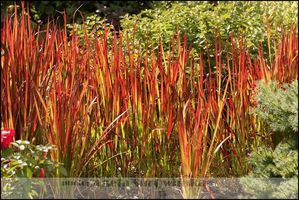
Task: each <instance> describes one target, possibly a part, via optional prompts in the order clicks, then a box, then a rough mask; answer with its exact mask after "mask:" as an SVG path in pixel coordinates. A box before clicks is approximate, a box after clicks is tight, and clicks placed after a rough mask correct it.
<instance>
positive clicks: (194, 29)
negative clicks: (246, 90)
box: [121, 1, 298, 56]
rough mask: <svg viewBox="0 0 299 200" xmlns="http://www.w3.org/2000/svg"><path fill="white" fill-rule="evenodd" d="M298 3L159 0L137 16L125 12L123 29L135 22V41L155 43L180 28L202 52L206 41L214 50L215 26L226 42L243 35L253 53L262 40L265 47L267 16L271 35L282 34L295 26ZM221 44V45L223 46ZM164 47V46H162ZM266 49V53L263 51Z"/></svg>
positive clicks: (197, 51) (189, 40)
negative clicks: (231, 34) (282, 31)
mask: <svg viewBox="0 0 299 200" xmlns="http://www.w3.org/2000/svg"><path fill="white" fill-rule="evenodd" d="M297 9H298V2H245V1H235V2H219V3H218V5H217V6H213V5H212V4H209V3H207V2H204V1H203V2H199V1H182V2H176V1H175V2H173V3H170V2H161V3H159V4H157V5H156V7H155V9H149V10H144V11H142V12H141V13H139V14H138V15H132V16H129V15H126V16H124V18H123V19H122V20H121V26H122V28H123V31H128V32H133V27H134V23H135V21H137V25H136V39H137V43H139V42H140V43H141V45H143V46H144V44H145V41H146V38H147V39H148V41H149V44H151V45H154V46H156V45H157V44H158V42H159V38H160V37H161V38H162V40H163V43H168V42H170V41H171V37H172V35H173V34H174V33H176V32H177V30H179V31H180V32H181V33H186V34H187V38H188V42H189V44H192V46H193V47H195V49H196V51H195V52H194V54H195V55H196V56H198V53H199V51H202V52H203V53H204V54H205V42H206V41H207V42H208V44H209V49H210V52H212V53H214V43H213V41H214V32H215V30H216V29H217V30H218V31H219V33H220V35H221V37H222V39H223V42H224V44H225V41H226V39H229V38H230V32H233V34H234V35H241V34H242V33H244V36H245V38H246V41H247V46H248V47H249V49H250V52H251V53H252V54H253V55H255V54H256V53H257V52H258V46H259V43H260V42H261V41H263V42H264V43H263V44H264V47H265V48H267V32H266V16H269V26H270V33H271V35H270V36H271V37H274V38H277V37H279V36H280V35H281V30H282V28H284V27H286V26H289V25H290V24H291V23H293V24H295V25H296V27H298V21H297V18H298V11H297ZM224 44H223V46H224ZM165 46H167V45H165ZM265 52H267V51H266V50H265Z"/></svg>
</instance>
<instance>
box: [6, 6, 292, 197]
mask: <svg viewBox="0 0 299 200" xmlns="http://www.w3.org/2000/svg"><path fill="white" fill-rule="evenodd" d="M22 9H24V4H23V5H22ZM22 13H23V15H22V16H21V17H20V18H18V16H17V15H16V14H15V15H14V16H13V18H11V19H9V18H7V17H6V18H5V19H4V24H3V29H2V30H1V32H2V38H1V40H2V43H3V44H4V45H5V46H6V47H7V49H8V54H7V55H4V56H2V57H1V64H2V67H1V81H2V87H1V93H2V95H1V96H2V97H3V98H2V99H3V100H2V101H1V114H2V123H3V126H12V127H16V129H17V130H19V131H18V132H19V134H20V138H23V139H29V140H31V141H32V140H34V138H36V140H38V141H42V142H46V143H52V144H56V145H57V147H58V149H59V151H58V152H57V154H55V155H54V154H53V155H52V156H53V158H55V159H57V160H59V161H62V162H64V163H65V166H66V168H67V169H68V171H69V175H70V176H103V175H112V176H115V175H116V174H117V171H118V168H119V169H120V174H121V175H122V176H143V177H144V176H146V177H162V176H179V175H182V177H183V178H186V177H187V178H190V177H209V176H217V175H222V176H224V175H226V176H231V175H242V174H245V173H246V172H247V170H248V169H247V166H246V165H244V163H245V158H246V156H247V151H248V148H249V147H250V144H251V142H252V141H253V140H254V139H255V137H256V134H257V133H258V132H259V131H261V130H262V128H263V127H259V126H258V125H259V124H258V123H259V122H258V120H256V119H255V118H254V116H252V115H250V113H249V108H250V106H252V105H254V102H253V101H252V99H253V98H252V97H253V95H254V87H255V81H256V80H259V79H262V78H265V79H266V78H267V79H268V78H279V79H280V80H281V81H283V82H285V81H288V80H290V79H292V78H297V73H294V71H295V72H298V64H297V62H295V61H298V41H297V36H296V33H295V31H294V30H291V31H290V32H289V33H287V34H285V35H284V36H283V39H282V42H281V43H280V46H279V48H276V50H275V54H274V55H273V56H274V58H273V59H274V61H272V62H271V63H270V65H271V67H270V69H268V68H267V67H266V64H265V63H264V62H265V61H264V59H263V57H262V55H263V53H262V49H261V48H260V51H261V53H260V57H259V58H258V59H257V60H256V59H251V58H250V57H249V54H248V52H247V50H246V43H245V41H244V39H240V40H237V41H235V39H234V37H233V35H231V40H230V42H228V41H227V43H226V45H225V49H226V51H225V52H226V54H225V55H224V53H223V51H222V50H223V49H224V48H223V47H222V43H221V40H220V39H219V36H216V35H215V44H214V45H215V47H216V48H215V52H212V54H214V57H213V59H215V63H216V65H215V66H211V61H210V56H208V58H209V59H208V60H203V58H202V56H201V57H200V60H199V63H196V62H195V61H194V60H193V59H192V58H191V57H190V56H189V55H190V50H191V46H189V47H188V46H187V36H186V35H185V36H184V41H183V43H181V41H180V35H179V34H178V35H177V37H173V38H172V43H171V44H170V45H171V48H170V49H171V51H169V52H164V48H163V45H162V41H161V42H160V46H159V48H158V49H149V48H148V45H146V52H145V55H144V56H143V55H142V54H141V53H140V48H139V46H138V45H137V44H135V41H134V40H133V41H130V42H126V43H123V37H126V38H127V39H126V40H128V38H129V37H128V36H127V35H126V36H124V35H122V33H120V34H119V36H118V37H117V36H116V34H115V33H114V35H113V37H108V36H109V35H110V36H111V33H110V29H109V28H106V27H105V30H104V34H102V35H100V36H95V38H94V39H92V38H91V37H90V36H89V35H87V34H85V38H84V43H83V44H82V43H80V42H79V37H78V36H77V35H76V34H75V31H74V30H73V34H72V36H71V37H68V36H67V32H66V25H65V26H64V27H63V29H60V28H59V27H57V26H56V25H55V24H54V23H48V24H47V27H46V29H45V30H38V31H35V30H31V27H30V19H29V17H28V15H24V12H22ZM18 20H20V22H19V23H18ZM64 20H65V21H66V19H65V18H64ZM84 31H85V33H86V29H85V30H84ZM133 38H134V37H133ZM110 39H111V41H109V40H110ZM236 42H238V48H236V47H235V46H236ZM110 43H111V44H112V45H109V44H110ZM290 50H291V52H290ZM207 53H208V54H209V51H208V49H207ZM223 58H224V59H223ZM223 60H226V62H223ZM289 66H291V68H290V67H289ZM296 70H297V71H296ZM295 74H296V75H295ZM246 148H247V149H246ZM178 165H181V171H179V167H178ZM132 168H135V169H137V171H136V173H132V170H131V169H132ZM108 172H109V173H108ZM110 172H111V173H110ZM220 172H222V173H220ZM196 194H197V192H196ZM184 195H185V196H186V197H190V196H192V195H194V193H191V192H190V191H188V189H187V187H186V188H185V190H184Z"/></svg>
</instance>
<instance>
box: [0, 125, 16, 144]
mask: <svg viewBox="0 0 299 200" xmlns="http://www.w3.org/2000/svg"><path fill="white" fill-rule="evenodd" d="M14 136H15V130H14V129H12V128H8V129H4V130H1V149H7V148H8V147H9V145H10V143H11V142H12V140H13V137H14Z"/></svg>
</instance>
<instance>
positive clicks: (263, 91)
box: [253, 80, 298, 135]
mask: <svg viewBox="0 0 299 200" xmlns="http://www.w3.org/2000/svg"><path fill="white" fill-rule="evenodd" d="M257 86H258V87H257V94H256V96H255V100H256V102H257V106H256V107H255V108H254V109H253V113H254V114H255V115H257V116H258V118H260V119H261V120H263V121H265V122H266V123H267V124H268V125H269V127H270V129H271V130H272V131H274V132H278V133H277V134H293V135H294V133H298V81H297V80H295V81H293V82H292V83H291V84H284V85H283V86H282V87H281V88H279V87H278V83H277V82H275V81H270V82H268V83H265V82H264V81H259V82H258V83H257Z"/></svg>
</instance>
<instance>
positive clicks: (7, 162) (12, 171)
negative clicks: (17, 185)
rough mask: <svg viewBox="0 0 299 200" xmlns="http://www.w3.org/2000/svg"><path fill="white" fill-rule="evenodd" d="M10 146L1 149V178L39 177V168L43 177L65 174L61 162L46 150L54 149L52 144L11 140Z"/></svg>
mask: <svg viewBox="0 0 299 200" xmlns="http://www.w3.org/2000/svg"><path fill="white" fill-rule="evenodd" d="M11 144H12V146H13V147H12V148H7V149H4V150H1V178H2V177H3V178H15V177H23V178H32V177H39V176H40V171H41V169H43V170H44V175H43V176H45V177H53V176H54V177H55V176H56V174H57V170H58V172H59V174H61V175H64V176H66V175H67V172H66V170H65V169H64V167H63V166H62V164H61V163H58V162H55V161H53V160H52V159H51V158H50V157H49V155H48V152H49V151H51V150H54V149H55V146H53V145H50V144H48V145H45V146H43V145H32V144H30V142H29V141H21V140H18V141H16V142H12V143H11Z"/></svg>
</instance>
